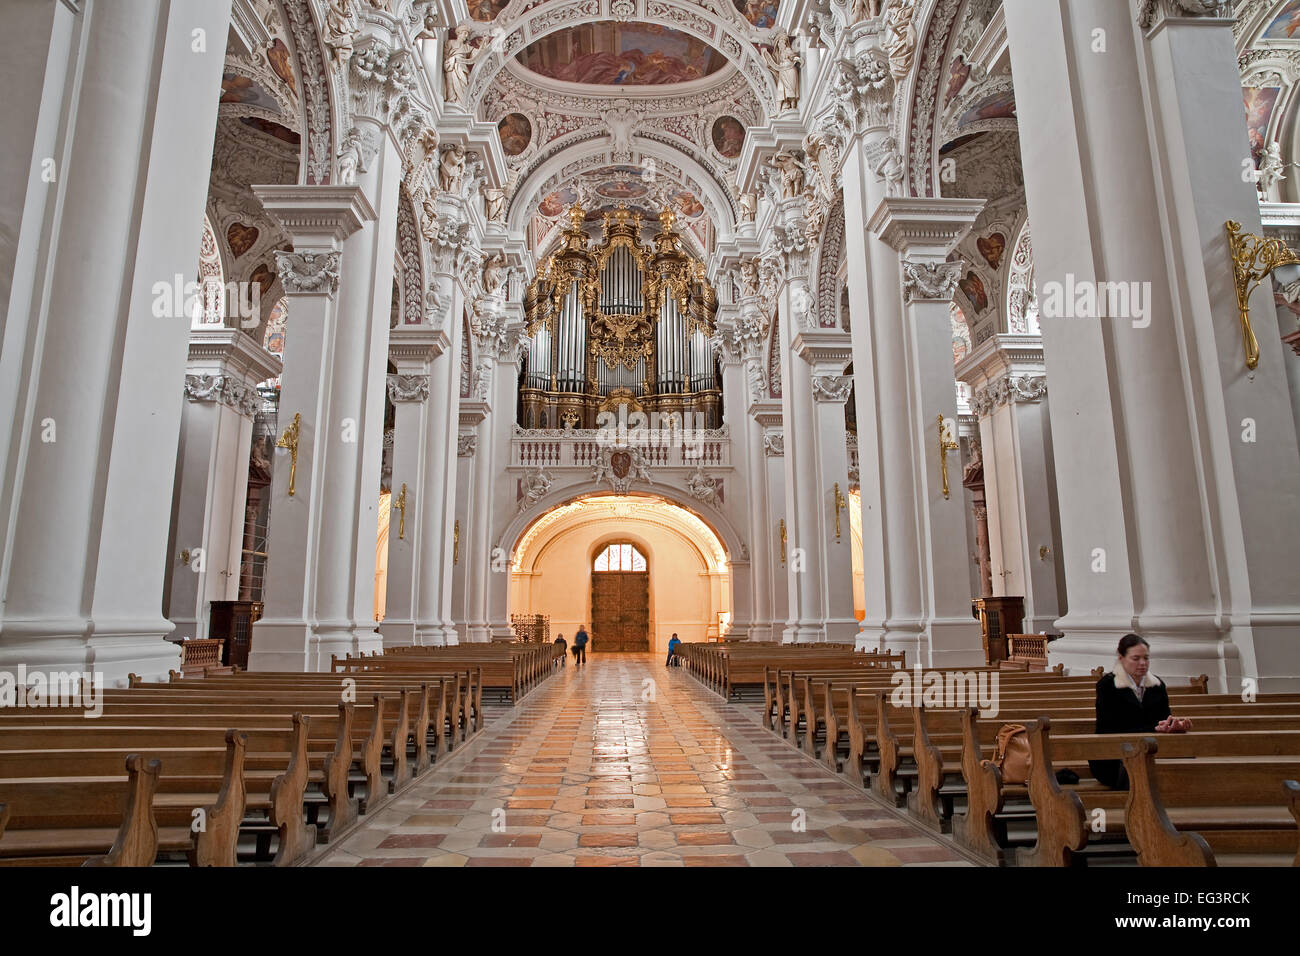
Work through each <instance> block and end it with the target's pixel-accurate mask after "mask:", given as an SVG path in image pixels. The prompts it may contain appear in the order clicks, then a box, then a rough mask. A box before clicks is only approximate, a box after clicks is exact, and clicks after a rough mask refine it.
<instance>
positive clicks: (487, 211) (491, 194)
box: [479, 183, 506, 222]
mask: <svg viewBox="0 0 1300 956" xmlns="http://www.w3.org/2000/svg"><path fill="white" fill-rule="evenodd" d="M479 191H480V192H481V193H483V212H484V215H486V216H487V221H488V222H502V221H503V219H504V217H505V211H506V191H505V190H504V189H500V188H498V187H496V186H489V185H488V184H487V183H484V184H483V185H482V186H481V187H480V188H479Z"/></svg>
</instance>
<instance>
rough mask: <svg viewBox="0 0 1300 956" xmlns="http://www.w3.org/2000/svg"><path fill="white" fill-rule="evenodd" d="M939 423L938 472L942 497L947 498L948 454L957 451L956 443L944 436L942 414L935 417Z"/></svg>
mask: <svg viewBox="0 0 1300 956" xmlns="http://www.w3.org/2000/svg"><path fill="white" fill-rule="evenodd" d="M937 419H938V422H939V470H940V473H941V474H942V475H943V496H944V498H945V499H946V498H947V497H948V452H950V451H956V450H957V447H958V445H957V442H955V441H952V440H950V439H949V438H948V437H947V435H946V434H945V432H946V429H945V428H944V424H943V412H940V413H939V414H938V416H937Z"/></svg>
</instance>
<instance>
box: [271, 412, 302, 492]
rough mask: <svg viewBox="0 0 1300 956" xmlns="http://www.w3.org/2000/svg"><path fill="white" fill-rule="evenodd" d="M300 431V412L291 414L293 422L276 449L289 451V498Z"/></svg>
mask: <svg viewBox="0 0 1300 956" xmlns="http://www.w3.org/2000/svg"><path fill="white" fill-rule="evenodd" d="M301 430H302V412H294V413H293V421H292V422H291V423H290V424H289V426H288V427H286V428H285V430H284V434H282V435H281V436H280V440H279V441H277V442H276V443H275V447H276V448H287V449H289V497H290V498H292V497H293V485H294V480H295V479H296V478H297V477H298V435H299V433H300V432H301Z"/></svg>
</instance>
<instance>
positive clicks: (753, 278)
mask: <svg viewBox="0 0 1300 956" xmlns="http://www.w3.org/2000/svg"><path fill="white" fill-rule="evenodd" d="M738 278H739V280H740V297H741V298H742V299H749V298H752V297H754V296H756V295H758V263H756V262H755V261H754V260H753V259H742V260H741V261H740V273H739V275H738Z"/></svg>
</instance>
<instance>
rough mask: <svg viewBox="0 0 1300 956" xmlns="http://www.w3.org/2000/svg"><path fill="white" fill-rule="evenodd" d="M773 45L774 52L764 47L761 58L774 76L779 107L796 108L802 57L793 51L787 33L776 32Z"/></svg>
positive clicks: (797, 105) (785, 108)
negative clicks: (779, 102)
mask: <svg viewBox="0 0 1300 956" xmlns="http://www.w3.org/2000/svg"><path fill="white" fill-rule="evenodd" d="M774 46H775V51H774V53H769V52H768V51H767V50H765V49H764V50H763V51H762V52H763V59H764V61H766V63H767V66H768V69H770V70H771V71H772V72H773V74H775V76H776V90H777V96H778V97H779V98H780V100H781V109H782V110H783V111H784V110H797V109H798V108H799V67H800V66H801V65H802V64H803V57H801V56H800V55H799V54H798V53H797V52H795V49H794V44H793V42H792V41H791V39H790V34H788V33H785V32H781V33H778V34H776V38H775V41H774ZM760 49H761V48H760Z"/></svg>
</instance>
